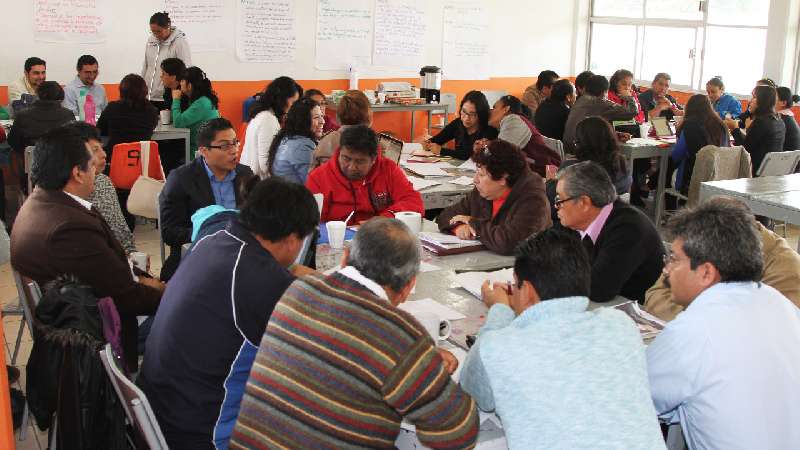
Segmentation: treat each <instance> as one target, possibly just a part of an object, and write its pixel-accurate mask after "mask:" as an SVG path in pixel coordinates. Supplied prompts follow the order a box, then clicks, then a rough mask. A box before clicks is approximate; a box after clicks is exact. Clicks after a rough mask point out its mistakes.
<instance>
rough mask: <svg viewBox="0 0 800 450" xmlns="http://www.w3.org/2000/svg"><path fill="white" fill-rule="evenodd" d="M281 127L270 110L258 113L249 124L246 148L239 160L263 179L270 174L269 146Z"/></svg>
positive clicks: (246, 133)
mask: <svg viewBox="0 0 800 450" xmlns="http://www.w3.org/2000/svg"><path fill="white" fill-rule="evenodd" d="M280 129H281V124H280V122H278V118H277V117H275V114H274V113H273V112H272V111H270V110H267V111H261V112H260V113H258V114H256V116H255V117H253V120H251V121H250V123H248V124H247V131H245V140H244V148H243V149H242V157H241V159H240V161H239V162H240V163H241V164H244V165H245V166H247V167H249V168H250V169H251V170H252V171H253V173H254V174H255V175H257V176H258V177H259V178H261V179H262V180H263V179H264V178H267V177H268V176H269V170H267V159H268V157H269V146H270V145H272V139H273V138H274V137H275V135H276V134H278V131H280Z"/></svg>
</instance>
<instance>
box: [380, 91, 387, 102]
mask: <svg viewBox="0 0 800 450" xmlns="http://www.w3.org/2000/svg"><path fill="white" fill-rule="evenodd" d="M378 103H386V93H385V92H378Z"/></svg>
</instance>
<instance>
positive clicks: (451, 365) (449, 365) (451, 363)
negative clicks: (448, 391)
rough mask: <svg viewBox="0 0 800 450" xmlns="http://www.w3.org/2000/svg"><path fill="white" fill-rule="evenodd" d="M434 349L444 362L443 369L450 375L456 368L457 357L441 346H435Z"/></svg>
mask: <svg viewBox="0 0 800 450" xmlns="http://www.w3.org/2000/svg"><path fill="white" fill-rule="evenodd" d="M436 351H437V352H439V356H441V357H442V362H444V369H445V370H446V371H447V373H449V374H450V375H452V374H453V372H455V371H456V369H458V359H457V358H456V357H455V356H453V354H452V353H450V352H449V351H447V350H445V349H443V348H437V349H436Z"/></svg>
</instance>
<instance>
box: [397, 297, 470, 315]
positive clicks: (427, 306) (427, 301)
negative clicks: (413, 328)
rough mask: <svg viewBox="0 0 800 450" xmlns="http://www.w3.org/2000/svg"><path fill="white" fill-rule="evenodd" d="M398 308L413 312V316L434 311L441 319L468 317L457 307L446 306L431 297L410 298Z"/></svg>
mask: <svg viewBox="0 0 800 450" xmlns="http://www.w3.org/2000/svg"><path fill="white" fill-rule="evenodd" d="M398 308H400V309H402V310H403V311H405V312H407V313H409V314H411V315H412V316H416V315H417V314H419V313H433V314H436V315H437V316H439V319H447V320H461V319H464V318H466V317H467V316H465V315H464V314H461V313H460V312H458V311H456V310H455V309H453V308H450V307H449V306H445V305H443V304H441V303H439V302H437V301H436V300H433V299H431V298H423V299H420V300H408V301H405V302H403V303H400V305H399V306H398Z"/></svg>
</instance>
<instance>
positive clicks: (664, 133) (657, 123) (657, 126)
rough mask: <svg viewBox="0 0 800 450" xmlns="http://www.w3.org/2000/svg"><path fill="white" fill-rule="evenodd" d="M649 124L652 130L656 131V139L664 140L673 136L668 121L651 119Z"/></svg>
mask: <svg viewBox="0 0 800 450" xmlns="http://www.w3.org/2000/svg"><path fill="white" fill-rule="evenodd" d="M650 123H652V125H653V129H654V130H656V136H657V137H660V138H665V137H672V136H675V131H673V130H672V126H671V125H670V123H669V121H667V118H666V117H653V118H651V119H650Z"/></svg>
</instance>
